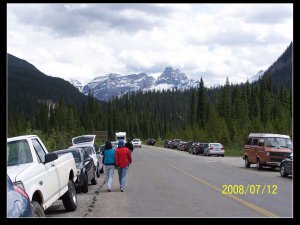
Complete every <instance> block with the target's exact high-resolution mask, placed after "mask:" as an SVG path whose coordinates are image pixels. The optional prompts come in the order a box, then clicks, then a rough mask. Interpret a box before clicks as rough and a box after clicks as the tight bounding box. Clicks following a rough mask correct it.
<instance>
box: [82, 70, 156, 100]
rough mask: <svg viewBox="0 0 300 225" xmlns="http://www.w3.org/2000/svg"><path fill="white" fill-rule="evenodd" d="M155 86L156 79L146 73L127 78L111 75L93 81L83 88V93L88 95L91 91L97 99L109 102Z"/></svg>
mask: <svg viewBox="0 0 300 225" xmlns="http://www.w3.org/2000/svg"><path fill="white" fill-rule="evenodd" d="M153 84H154V78H153V77H151V76H148V75H147V74H145V73H139V74H130V75H125V76H123V75H120V74H115V73H110V74H107V75H105V76H99V77H96V78H95V79H93V80H92V81H91V82H89V83H88V84H86V85H85V86H84V87H83V90H82V93H83V94H86V95H87V94H88V93H89V90H91V92H92V93H93V95H94V96H95V97H96V98H98V99H100V100H104V101H107V100H109V99H110V98H112V97H114V96H121V95H123V94H125V93H128V92H134V91H138V90H144V89H147V88H149V87H151V86H152V85H153Z"/></svg>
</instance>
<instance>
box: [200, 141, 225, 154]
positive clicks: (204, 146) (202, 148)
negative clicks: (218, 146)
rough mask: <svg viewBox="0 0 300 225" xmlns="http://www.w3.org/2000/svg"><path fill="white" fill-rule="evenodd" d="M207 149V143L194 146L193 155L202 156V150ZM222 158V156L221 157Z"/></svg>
mask: <svg viewBox="0 0 300 225" xmlns="http://www.w3.org/2000/svg"><path fill="white" fill-rule="evenodd" d="M205 148H208V143H199V144H198V145H196V147H195V154H196V155H199V154H204V149H205ZM223 156H224V155H223Z"/></svg>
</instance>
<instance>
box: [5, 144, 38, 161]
mask: <svg viewBox="0 0 300 225" xmlns="http://www.w3.org/2000/svg"><path fill="white" fill-rule="evenodd" d="M32 161H33V160H32V155H31V152H30V148H29V145H28V142H27V141H26V140H19V141H12V142H9V143H7V166H14V165H19V164H24V163H30V162H32Z"/></svg>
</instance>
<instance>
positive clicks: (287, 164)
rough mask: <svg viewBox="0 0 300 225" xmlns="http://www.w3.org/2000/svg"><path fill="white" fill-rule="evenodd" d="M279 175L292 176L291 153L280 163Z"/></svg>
mask: <svg viewBox="0 0 300 225" xmlns="http://www.w3.org/2000/svg"><path fill="white" fill-rule="evenodd" d="M280 175H281V176H282V177H287V176H289V175H293V153H291V154H290V156H288V157H287V158H285V159H284V160H282V162H281V163H280Z"/></svg>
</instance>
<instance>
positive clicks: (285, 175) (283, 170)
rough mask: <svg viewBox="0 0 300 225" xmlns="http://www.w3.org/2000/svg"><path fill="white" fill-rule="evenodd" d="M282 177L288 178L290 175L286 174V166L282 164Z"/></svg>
mask: <svg viewBox="0 0 300 225" xmlns="http://www.w3.org/2000/svg"><path fill="white" fill-rule="evenodd" d="M280 175H281V176H282V177H287V176H288V174H287V173H286V172H285V168H284V164H282V165H281V166H280Z"/></svg>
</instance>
